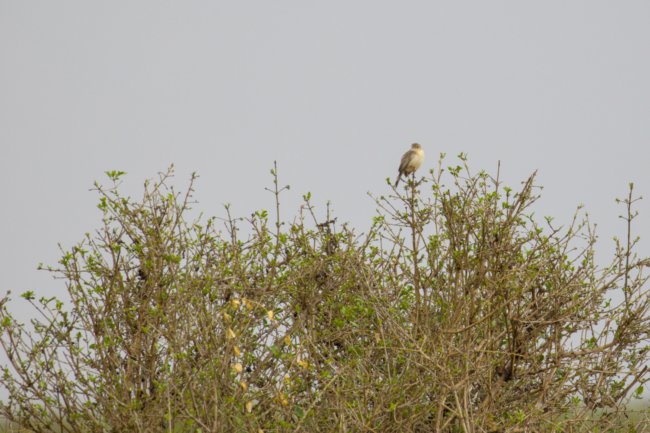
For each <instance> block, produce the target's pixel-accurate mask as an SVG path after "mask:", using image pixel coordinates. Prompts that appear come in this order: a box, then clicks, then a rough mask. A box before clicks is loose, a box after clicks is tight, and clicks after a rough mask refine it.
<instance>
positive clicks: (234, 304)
mask: <svg viewBox="0 0 650 433" xmlns="http://www.w3.org/2000/svg"><path fill="white" fill-rule="evenodd" d="M230 305H231V306H232V307H233V308H234V309H237V308H239V306H240V305H241V302H239V299H237V298H233V299H231V300H230Z"/></svg>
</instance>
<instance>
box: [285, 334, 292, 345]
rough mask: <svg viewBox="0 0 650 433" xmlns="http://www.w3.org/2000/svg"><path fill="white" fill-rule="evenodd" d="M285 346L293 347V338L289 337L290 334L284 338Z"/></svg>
mask: <svg viewBox="0 0 650 433" xmlns="http://www.w3.org/2000/svg"><path fill="white" fill-rule="evenodd" d="M284 344H286V345H287V346H291V337H289V334H287V335H285V336H284Z"/></svg>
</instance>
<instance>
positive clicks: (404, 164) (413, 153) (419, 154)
mask: <svg viewBox="0 0 650 433" xmlns="http://www.w3.org/2000/svg"><path fill="white" fill-rule="evenodd" d="M422 161H424V150H422V146H420V145H419V144H418V143H413V144H412V145H411V148H410V149H409V150H408V151H407V152H406V153H405V154H404V155H402V160H401V161H400V163H399V174H398V175H397V180H396V181H395V187H397V184H398V183H399V181H400V179H401V178H402V176H408V175H409V174H411V173H415V170H417V169H418V168H420V166H421V165H422Z"/></svg>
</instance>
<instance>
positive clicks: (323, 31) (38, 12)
mask: <svg viewBox="0 0 650 433" xmlns="http://www.w3.org/2000/svg"><path fill="white" fill-rule="evenodd" d="M413 141H418V142H420V143H422V145H423V147H424V149H425V151H426V153H427V160H426V162H425V165H424V169H425V170H428V169H430V168H432V167H434V166H435V162H436V158H437V154H438V153H439V152H446V153H447V154H449V155H450V156H453V155H456V154H458V153H459V152H466V153H467V154H468V155H469V158H470V164H471V165H472V167H473V168H474V169H475V170H477V171H478V170H480V169H487V170H491V171H494V169H495V168H496V166H497V161H499V160H500V161H501V167H502V174H503V175H504V177H505V179H506V180H507V181H508V182H509V183H511V184H513V185H518V183H517V182H518V181H520V180H522V179H524V178H525V177H526V176H527V175H528V174H530V173H531V172H532V171H534V170H535V169H538V170H539V179H538V182H539V183H540V184H542V185H544V186H545V189H544V191H543V194H544V197H543V199H542V200H541V201H540V202H539V204H538V206H537V208H536V210H537V212H538V214H539V215H553V216H555V217H556V220H557V221H558V222H567V221H568V219H569V216H570V215H571V214H572V212H573V210H574V209H575V207H576V206H577V205H578V204H580V203H584V204H585V207H586V209H587V210H588V212H589V213H590V215H591V218H592V220H593V221H594V222H596V223H598V226H599V233H600V234H601V244H600V246H599V250H601V251H602V252H603V254H605V253H607V252H609V251H611V250H612V242H611V237H612V236H613V235H614V234H616V233H619V234H623V224H622V222H621V221H620V220H619V219H617V216H618V215H619V213H620V209H619V208H617V206H616V205H615V203H614V199H615V198H616V197H617V196H622V195H624V194H625V193H626V190H627V184H628V182H630V181H633V182H635V184H636V186H637V191H638V192H639V193H640V194H644V195H646V196H648V199H646V200H645V201H643V202H642V203H641V204H640V206H639V210H640V211H641V215H640V217H639V219H638V220H637V225H636V228H637V231H636V232H637V233H638V234H640V235H641V236H643V237H644V239H642V241H641V245H640V252H642V253H644V254H645V255H650V225H649V224H648V221H649V220H648V218H649V217H650V174H649V173H650V172H649V167H648V163H649V156H650V150H649V148H650V2H648V1H647V0H640V1H622V0H620V1H598V0H585V1H567V0H562V1H554V0H545V1H537V2H532V1H521V0H513V1H478V0H477V1H459V0H454V1H445V2H440V1H419V2H413V1H399V2H398V1H378V0H372V1H351V0H346V1H335V0H327V1H306V0H300V1H230V2H225V1H214V0H213V1H175V2H170V1H161V0H156V1H135V0H130V1H104V2H99V1H89V0H78V1H66V0H59V1H51V0H47V1H25V0H15V1H9V0H0V149H1V155H0V192H1V194H2V212H0V242H1V243H0V245H2V247H1V249H0V291H4V290H6V289H13V290H14V291H17V292H22V291H23V290H26V289H39V292H43V293H50V294H56V293H57V291H60V290H61V287H62V286H61V283H60V282H53V281H51V280H50V278H49V277H48V276H47V275H45V273H40V272H37V271H36V270H35V268H36V265H37V264H38V263H39V262H45V263H55V262H56V260H57V258H58V249H57V243H58V242H61V243H62V244H63V245H64V246H70V245H72V244H73V243H75V242H76V241H78V240H80V239H81V238H82V236H83V234H84V232H86V231H91V230H93V229H94V228H97V227H98V226H99V223H100V214H99V211H98V210H97V208H96V207H95V205H96V202H97V197H96V195H95V194H94V193H93V192H90V191H89V189H90V188H91V187H92V183H93V181H94V180H95V179H100V180H104V179H105V176H104V175H103V172H104V171H106V170H113V169H119V170H124V171H127V172H128V177H127V180H126V183H125V188H126V189H127V190H128V191H130V192H131V193H133V194H134V195H137V194H139V191H140V188H141V183H142V181H143V180H144V179H145V178H148V177H152V176H154V175H155V174H156V173H157V172H158V171H161V170H164V169H165V168H166V167H167V166H168V165H169V164H171V163H174V164H175V165H176V167H177V180H176V183H177V184H178V185H184V184H185V183H186V180H187V178H188V177H189V174H190V173H191V172H192V171H197V172H198V173H199V175H200V176H201V178H200V179H199V183H198V185H197V198H198V200H199V201H200V203H199V205H198V209H200V210H202V211H204V212H205V213H207V214H210V215H214V214H223V212H222V208H221V205H222V204H223V203H226V202H230V203H232V205H233V210H234V212H235V213H236V214H238V215H242V216H246V215H248V214H250V212H251V211H252V210H254V209H259V208H268V207H270V205H271V203H272V201H271V197H270V196H269V194H268V193H266V192H265V191H264V187H265V186H268V185H269V181H270V178H269V174H268V171H269V169H270V168H271V166H272V163H273V161H274V160H278V163H279V165H280V176H281V181H282V183H289V184H291V186H292V189H291V191H290V192H289V193H288V195H286V198H285V199H284V204H286V207H285V208H284V214H285V216H290V215H292V214H294V213H295V209H296V206H297V203H298V201H299V198H300V196H301V194H303V193H305V192H307V191H311V192H312V194H313V196H314V199H315V202H316V203H320V204H324V203H325V202H326V201H327V200H331V201H332V203H333V206H334V209H335V211H336V214H337V215H338V217H339V221H350V222H351V223H352V224H353V225H354V226H355V227H357V229H358V230H360V231H363V230H365V229H366V228H367V226H368V224H369V222H370V218H371V215H372V214H373V212H374V205H373V203H372V201H371V200H370V198H369V197H367V195H366V193H367V192H368V191H371V192H374V193H376V194H381V193H384V192H386V191H387V186H386V185H385V181H384V179H385V178H386V177H388V176H391V177H393V176H394V175H395V174H396V170H397V165H398V162H399V158H400V156H401V155H402V153H403V152H404V151H405V150H406V149H407V148H408V146H409V145H410V143H411V142H413ZM451 162H454V161H453V158H450V163H451Z"/></svg>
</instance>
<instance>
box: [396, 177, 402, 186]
mask: <svg viewBox="0 0 650 433" xmlns="http://www.w3.org/2000/svg"><path fill="white" fill-rule="evenodd" d="M400 179H402V175H401V174H398V175H397V180H395V188H397V184H399V181H400Z"/></svg>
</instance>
